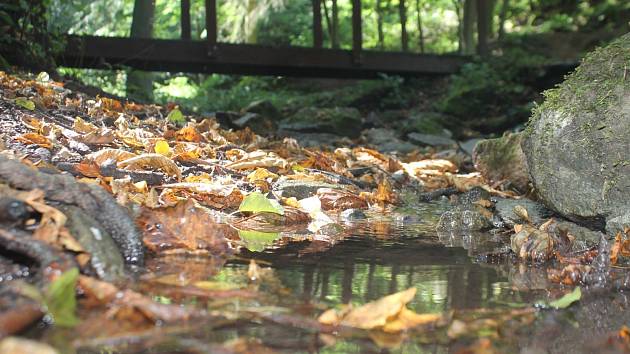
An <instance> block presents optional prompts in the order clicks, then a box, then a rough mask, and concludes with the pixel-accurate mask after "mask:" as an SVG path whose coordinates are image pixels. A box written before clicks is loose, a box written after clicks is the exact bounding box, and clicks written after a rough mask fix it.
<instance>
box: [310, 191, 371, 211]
mask: <svg viewBox="0 0 630 354" xmlns="http://www.w3.org/2000/svg"><path fill="white" fill-rule="evenodd" d="M317 197H318V198H319V200H320V202H321V207H322V209H323V210H333V209H335V210H345V209H367V208H368V203H367V201H366V200H365V199H363V198H361V197H359V196H358V195H356V194H353V193H350V192H346V191H342V190H339V189H331V188H320V189H318V190H317Z"/></svg>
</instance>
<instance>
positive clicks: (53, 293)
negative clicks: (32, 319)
mask: <svg viewBox="0 0 630 354" xmlns="http://www.w3.org/2000/svg"><path fill="white" fill-rule="evenodd" d="M78 279H79V269H78V268H72V269H70V270H68V271H66V272H64V273H63V274H61V275H60V276H59V277H58V278H57V279H55V281H53V282H52V283H51V284H50V286H49V288H48V289H47V291H46V295H45V296H44V304H45V305H46V309H47V312H48V314H50V316H51V317H52V318H53V321H54V322H55V325H57V326H61V327H73V326H75V325H77V323H78V322H79V319H78V318H77V317H76V314H75V313H76V308H77V299H76V296H75V287H76V285H77V280H78Z"/></svg>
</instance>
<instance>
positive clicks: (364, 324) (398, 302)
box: [318, 288, 442, 333]
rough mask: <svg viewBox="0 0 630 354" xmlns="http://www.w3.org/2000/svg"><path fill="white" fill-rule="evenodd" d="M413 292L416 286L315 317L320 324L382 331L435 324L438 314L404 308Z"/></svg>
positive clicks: (411, 297) (412, 296) (438, 317)
mask: <svg viewBox="0 0 630 354" xmlns="http://www.w3.org/2000/svg"><path fill="white" fill-rule="evenodd" d="M415 295H416V288H409V289H407V290H404V291H401V292H398V293H395V294H392V295H388V296H385V297H383V298H381V299H379V300H376V301H373V302H370V303H367V304H365V305H363V306H361V307H358V308H356V309H351V310H349V311H342V312H331V311H327V312H324V313H323V314H322V315H321V316H320V317H319V319H318V320H319V322H320V323H323V324H333V325H339V324H341V325H344V326H349V327H355V328H361V329H367V330H373V329H379V330H383V331H385V332H392V333H395V332H400V331H404V330H407V329H409V328H413V327H416V326H419V325H425V324H430V323H435V322H437V321H439V320H440V319H441V318H442V316H441V315H439V314H422V315H420V314H417V313H415V312H413V311H411V310H409V309H407V307H406V306H407V303H408V302H409V301H411V300H412V299H413V298H414V296H415Z"/></svg>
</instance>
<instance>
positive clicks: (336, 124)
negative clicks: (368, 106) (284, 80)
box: [280, 107, 361, 138]
mask: <svg viewBox="0 0 630 354" xmlns="http://www.w3.org/2000/svg"><path fill="white" fill-rule="evenodd" d="M280 129H282V130H290V131H297V132H302V133H332V134H337V135H343V136H349V137H351V138H357V137H358V136H359V134H361V114H360V113H359V111H358V110H357V109H356V108H349V107H337V108H315V107H306V108H302V109H301V110H299V111H298V112H297V113H295V114H294V115H292V116H291V117H289V118H288V119H286V120H285V121H283V122H282V123H281V124H280Z"/></svg>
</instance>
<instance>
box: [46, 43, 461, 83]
mask: <svg viewBox="0 0 630 354" xmlns="http://www.w3.org/2000/svg"><path fill="white" fill-rule="evenodd" d="M67 40H68V45H67V46H66V49H65V52H64V53H63V54H62V55H60V56H59V57H58V58H56V59H57V63H58V64H59V65H61V66H69V67H79V68H101V69H102V68H106V69H111V68H112V67H118V66H128V67H133V68H136V69H141V70H149V71H170V72H198V73H224V74H244V75H247V74H249V75H283V76H305V77H338V78H375V77H377V76H378V73H385V74H390V75H404V76H420V75H445V74H450V73H453V72H455V71H457V70H458V68H459V67H460V66H461V65H462V64H463V63H465V62H466V61H468V58H467V57H463V56H455V55H426V54H425V55H420V54H411V53H401V52H376V51H368V50H364V51H361V65H356V61H355V56H354V55H353V51H351V50H339V49H321V48H320V49H318V48H302V47H290V48H277V47H269V46H260V45H251V44H228V43H216V47H215V49H214V50H213V51H212V54H213V55H212V57H208V49H209V48H208V45H209V44H210V45H212V43H207V42H205V41H181V40H165V39H136V38H134V39H132V38H113V37H94V36H81V37H79V36H68V37H67ZM210 42H212V40H210Z"/></svg>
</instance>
